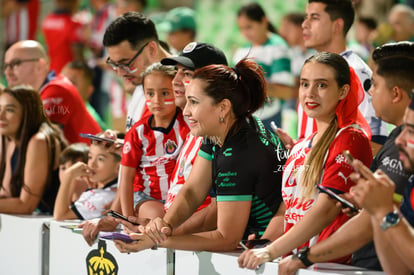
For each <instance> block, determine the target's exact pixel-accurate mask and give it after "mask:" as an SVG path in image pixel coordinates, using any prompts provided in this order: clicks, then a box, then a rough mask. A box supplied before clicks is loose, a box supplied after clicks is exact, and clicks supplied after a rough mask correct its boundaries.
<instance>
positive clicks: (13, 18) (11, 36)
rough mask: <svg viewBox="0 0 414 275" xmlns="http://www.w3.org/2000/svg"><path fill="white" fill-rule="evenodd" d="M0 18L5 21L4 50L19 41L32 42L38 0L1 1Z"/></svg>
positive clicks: (34, 37)
mask: <svg viewBox="0 0 414 275" xmlns="http://www.w3.org/2000/svg"><path fill="white" fill-rule="evenodd" d="M0 11H1V13H0V15H1V17H2V18H5V19H6V23H5V25H6V30H5V32H6V41H5V50H7V49H8V48H9V47H10V46H11V45H13V44H14V43H16V42H18V41H20V40H34V39H36V33H37V28H38V19H39V11H40V1H39V0H3V1H1V9H0Z"/></svg>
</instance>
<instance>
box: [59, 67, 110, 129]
mask: <svg viewBox="0 0 414 275" xmlns="http://www.w3.org/2000/svg"><path fill="white" fill-rule="evenodd" d="M62 74H63V75H64V76H66V77H67V78H69V80H70V81H71V82H72V84H73V85H74V86H75V87H76V89H77V90H78V92H79V94H80V95H81V97H82V100H83V103H85V106H86V109H87V110H88V112H89V114H90V115H91V116H92V117H93V119H94V120H95V121H96V122H98V124H99V126H100V127H101V128H102V130H106V129H107V127H106V124H105V122H104V121H103V120H102V118H101V117H100V116H99V114H98V113H97V112H96V110H95V109H94V108H93V107H92V105H91V104H90V103H89V99H90V98H91V95H92V93H93V85H92V79H93V71H92V69H91V68H89V66H88V64H86V63H85V62H83V61H72V62H69V63H68V64H66V65H65V67H63V69H62Z"/></svg>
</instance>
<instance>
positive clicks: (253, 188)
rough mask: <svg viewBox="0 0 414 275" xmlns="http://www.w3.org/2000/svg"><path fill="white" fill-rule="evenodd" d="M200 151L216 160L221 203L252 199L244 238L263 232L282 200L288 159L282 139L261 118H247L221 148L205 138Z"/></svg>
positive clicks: (215, 186) (214, 161) (208, 157)
mask: <svg viewBox="0 0 414 275" xmlns="http://www.w3.org/2000/svg"><path fill="white" fill-rule="evenodd" d="M256 129H257V130H256ZM199 155H200V156H201V157H203V158H205V159H207V160H211V161H212V167H213V174H212V180H213V181H212V182H213V187H214V189H215V191H216V194H217V202H218V203H219V202H223V201H251V203H252V205H251V209H250V215H249V221H248V224H247V227H246V230H245V233H244V236H243V238H247V236H248V235H250V234H252V233H254V234H256V236H261V235H263V233H264V231H265V229H266V227H267V225H268V223H269V222H270V220H271V219H272V218H273V216H274V215H275V214H276V212H277V210H278V209H279V206H280V204H281V203H282V196H281V193H280V190H281V183H282V172H283V165H284V162H285V160H286V159H285V158H284V156H285V149H284V146H283V145H282V143H281V142H280V140H279V139H278V138H277V137H275V136H274V135H272V134H271V133H270V132H268V131H266V130H265V128H264V126H263V124H262V122H261V121H259V120H257V121H256V122H252V121H251V122H250V123H248V122H244V121H243V122H242V125H241V126H240V130H239V131H238V132H237V133H235V134H234V135H230V136H228V137H227V138H226V140H225V142H224V144H223V146H222V147H221V148H220V146H218V145H215V144H212V143H211V142H210V141H209V140H207V139H205V140H204V141H203V144H202V145H201V148H200V151H199Z"/></svg>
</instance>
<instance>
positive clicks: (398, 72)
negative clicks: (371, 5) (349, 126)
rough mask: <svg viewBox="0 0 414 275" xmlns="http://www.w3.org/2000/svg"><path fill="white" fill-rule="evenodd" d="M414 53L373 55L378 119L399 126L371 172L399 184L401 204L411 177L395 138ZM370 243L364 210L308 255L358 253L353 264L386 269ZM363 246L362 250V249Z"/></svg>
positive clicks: (295, 263)
mask: <svg viewBox="0 0 414 275" xmlns="http://www.w3.org/2000/svg"><path fill="white" fill-rule="evenodd" d="M413 50H414V45H413V44H411V43H406V42H402V43H391V44H387V45H384V46H382V47H378V48H377V49H375V51H374V52H373V59H374V62H375V63H376V64H375V68H376V69H375V70H374V73H373V85H372V86H371V89H370V93H371V94H372V104H373V106H374V108H375V113H376V115H377V116H378V117H380V118H381V119H383V120H384V121H385V122H387V123H391V124H393V125H395V126H397V127H396V128H395V129H394V130H393V131H392V132H391V134H390V135H389V137H388V139H387V141H386V142H385V144H384V146H383V147H382V148H381V150H380V151H379V152H378V154H377V155H376V157H375V158H374V160H373V162H372V164H371V167H370V170H371V171H373V172H375V171H376V170H378V169H379V170H381V171H382V172H384V173H385V174H386V175H387V176H389V177H390V178H391V179H392V180H393V181H394V182H395V183H396V190H395V193H394V198H395V201H400V202H401V199H402V194H403V192H404V189H405V186H406V184H407V182H408V179H409V177H410V176H411V174H410V173H409V172H408V171H407V170H405V169H403V166H402V163H401V161H400V160H399V150H398V147H397V146H396V145H395V139H396V138H397V136H398V135H399V134H400V133H401V131H402V128H403V125H402V123H403V117H404V112H405V109H406V108H407V107H408V105H409V103H410V94H411V90H412V89H413V88H414V81H413V79H412V75H413V73H414V69H413V68H414V61H413V60H412V59H411V57H412V55H413V53H414V51H413ZM348 199H349V198H348ZM370 240H372V230H371V225H370V220H369V215H368V214H367V212H366V211H365V210H363V211H362V212H361V213H360V214H359V215H357V216H356V217H354V218H353V219H351V220H350V221H349V222H347V223H346V224H345V225H344V226H342V227H341V228H340V229H339V230H338V231H337V232H335V233H334V234H333V235H332V236H330V237H329V238H327V239H326V240H324V241H322V242H320V243H318V244H316V245H314V246H312V247H311V248H310V249H309V251H308V253H307V255H306V256H307V259H308V261H309V262H310V263H317V262H327V261H331V260H334V259H336V258H339V257H343V256H345V255H347V254H349V253H354V254H353V257H352V265H355V266H360V267H364V268H367V269H370V270H382V267H381V265H380V263H379V260H378V258H377V255H376V252H375V247H374V246H373V244H372V243H370V244H368V245H366V246H364V247H362V246H363V245H364V244H366V243H368V242H369V241H370ZM360 247H362V248H361V249H359V248H360ZM357 249H359V250H358V251H357ZM328 251H330V252H328ZM303 267H305V265H304V264H303V263H302V262H301V261H300V260H299V259H297V257H292V258H287V259H284V260H283V261H282V262H280V270H283V271H284V272H288V271H289V273H291V272H295V271H296V270H297V269H298V268H303Z"/></svg>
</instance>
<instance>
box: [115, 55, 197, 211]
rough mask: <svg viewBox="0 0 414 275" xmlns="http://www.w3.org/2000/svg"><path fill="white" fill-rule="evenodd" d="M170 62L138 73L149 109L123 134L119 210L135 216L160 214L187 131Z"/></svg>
mask: <svg viewBox="0 0 414 275" xmlns="http://www.w3.org/2000/svg"><path fill="white" fill-rule="evenodd" d="M174 76H175V70H174V68H173V67H172V66H165V65H161V64H160V63H154V64H152V65H151V66H149V67H148V68H147V69H146V70H145V72H144V73H143V75H142V78H143V79H142V81H143V87H144V93H145V99H146V104H147V106H148V109H149V111H150V112H151V113H152V115H151V116H149V117H144V118H142V119H141V120H140V121H138V122H137V123H135V124H134V126H133V127H132V128H131V129H130V130H129V131H128V133H127V134H126V136H125V145H124V149H123V151H122V161H121V178H120V182H119V192H120V200H121V207H122V214H123V215H125V216H136V217H139V218H150V219H153V218H156V217H162V216H164V201H165V200H166V199H167V192H168V188H169V180H170V178H171V174H172V172H173V169H174V166H175V162H176V159H177V157H178V155H179V153H180V151H181V148H182V146H183V143H184V140H185V138H186V136H187V134H188V131H189V130H188V126H187V123H186V122H185V121H184V117H183V115H182V113H181V110H180V109H177V107H176V105H175V102H174V100H175V99H174V91H173V88H172V80H173V78H174Z"/></svg>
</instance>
